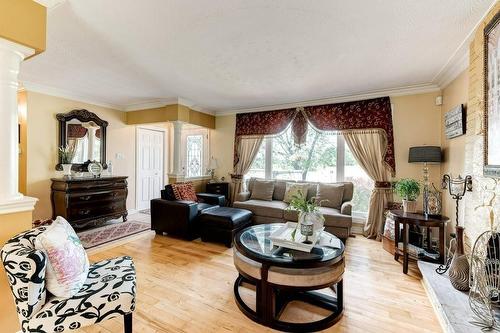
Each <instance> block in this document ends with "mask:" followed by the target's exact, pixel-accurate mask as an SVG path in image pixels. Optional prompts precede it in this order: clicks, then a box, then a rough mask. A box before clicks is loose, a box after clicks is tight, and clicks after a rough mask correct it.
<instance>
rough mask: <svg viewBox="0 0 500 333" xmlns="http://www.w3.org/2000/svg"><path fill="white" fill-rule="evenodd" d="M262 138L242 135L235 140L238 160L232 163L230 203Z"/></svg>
mask: <svg viewBox="0 0 500 333" xmlns="http://www.w3.org/2000/svg"><path fill="white" fill-rule="evenodd" d="M263 140H264V136H255V137H250V138H245V137H243V138H240V139H239V140H238V141H237V143H236V152H235V153H236V156H237V158H238V160H237V161H238V162H237V163H236V164H235V165H234V170H233V173H232V174H231V183H232V186H231V198H230V200H231V203H233V202H234V198H235V197H236V195H237V194H238V193H240V192H241V191H242V189H243V176H244V175H245V174H246V173H247V172H248V170H249V169H250V166H251V165H252V163H253V160H254V159H255V156H256V155H257V153H258V152H259V148H260V145H261V144H262V141H263Z"/></svg>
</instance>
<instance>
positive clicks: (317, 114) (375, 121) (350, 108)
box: [234, 97, 396, 174]
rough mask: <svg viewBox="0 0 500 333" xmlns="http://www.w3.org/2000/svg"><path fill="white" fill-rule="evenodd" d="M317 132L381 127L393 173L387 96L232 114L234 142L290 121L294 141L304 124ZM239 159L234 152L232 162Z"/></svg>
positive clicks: (303, 131)
mask: <svg viewBox="0 0 500 333" xmlns="http://www.w3.org/2000/svg"><path fill="white" fill-rule="evenodd" d="M308 122H309V123H310V124H311V125H312V126H313V127H315V128H316V129H318V130H321V131H347V130H364V129H381V130H383V132H384V133H385V135H386V137H387V151H386V153H385V155H384V161H385V163H386V164H387V165H388V167H389V168H390V170H391V173H392V174H394V173H395V170H396V161H395V158H394V134H393V125H392V112H391V101H390V99H389V97H381V98H374V99H367V100H362V101H355V102H347V103H335V104H326V105H317V106H308V107H305V108H296V109H295V108H294V109H284V110H276V111H264V112H254V113H240V114H237V115H236V131H235V140H236V145H237V143H238V141H239V140H241V139H242V138H243V137H245V136H266V135H276V134H279V133H281V132H283V131H284V130H285V129H286V128H287V127H288V126H289V125H290V123H292V132H293V136H294V139H295V142H296V143H297V144H301V143H303V142H304V140H305V137H306V130H307V123H308ZM238 160H239V158H238V156H237V153H236V154H235V159H234V164H235V165H236V163H237V162H238Z"/></svg>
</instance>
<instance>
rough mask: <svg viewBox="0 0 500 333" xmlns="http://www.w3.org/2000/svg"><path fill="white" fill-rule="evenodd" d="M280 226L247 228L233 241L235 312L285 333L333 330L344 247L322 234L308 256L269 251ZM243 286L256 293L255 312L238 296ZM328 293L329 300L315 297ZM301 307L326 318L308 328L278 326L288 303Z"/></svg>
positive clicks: (337, 314) (338, 312) (339, 303)
mask: <svg viewBox="0 0 500 333" xmlns="http://www.w3.org/2000/svg"><path fill="white" fill-rule="evenodd" d="M281 226H283V224H280V223H273V224H262V225H256V226H251V227H248V228H246V229H244V230H242V231H240V232H239V233H238V234H236V236H235V238H234V244H235V246H234V264H235V266H236V269H237V270H238V273H239V276H238V278H237V279H236V281H235V283H234V296H235V300H236V303H237V305H238V307H239V308H240V310H241V311H242V312H243V313H244V314H245V315H246V316H247V317H249V318H250V319H252V320H253V321H255V322H258V323H260V324H262V325H265V326H268V327H271V328H274V329H278V330H282V331H288V332H311V331H319V330H323V329H326V328H328V327H330V326H332V325H334V324H335V323H336V322H337V321H338V320H340V318H341V317H342V314H343V310H344V307H343V282H342V278H343V273H344V244H343V243H342V242H338V243H337V244H336V245H340V246H339V247H340V248H335V247H334V246H335V243H336V240H337V237H335V236H333V235H332V234H330V233H328V232H323V233H322V236H321V239H320V241H318V244H317V245H316V246H315V247H314V248H313V249H312V250H311V252H310V253H307V252H301V251H297V250H292V249H287V248H283V247H278V246H274V245H273V243H272V241H271V240H270V239H269V236H270V235H271V234H272V233H273V232H274V231H275V230H277V229H279V228H280V227H281ZM243 284H249V285H253V286H254V287H255V291H256V299H255V310H253V309H252V308H251V307H250V306H248V305H247V304H246V303H245V302H244V301H243V299H242V297H241V295H240V287H241V286H242V285H243ZM325 288H328V289H329V290H330V291H331V293H330V294H331V295H328V294H326V293H324V292H318V290H320V289H325ZM292 301H300V302H306V303H309V304H312V305H315V306H318V307H321V308H323V309H327V310H328V311H329V312H331V313H330V314H329V315H327V316H326V317H324V318H322V319H320V320H316V321H313V322H288V321H281V320H280V316H281V315H282V313H283V311H284V310H285V308H286V306H287V304H288V303H290V302H292Z"/></svg>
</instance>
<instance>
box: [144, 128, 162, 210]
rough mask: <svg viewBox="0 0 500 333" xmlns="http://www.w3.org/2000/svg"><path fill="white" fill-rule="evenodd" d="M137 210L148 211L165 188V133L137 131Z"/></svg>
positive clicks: (145, 130) (148, 130)
mask: <svg viewBox="0 0 500 333" xmlns="http://www.w3.org/2000/svg"><path fill="white" fill-rule="evenodd" d="M137 134H138V135H137V140H138V142H137V185H138V188H137V193H138V196H137V197H138V199H137V209H138V210H142V209H148V208H149V207H150V201H151V199H155V198H159V197H160V191H161V189H162V187H163V161H164V155H163V152H164V142H165V136H164V132H161V131H155V130H150V129H144V128H138V129H137Z"/></svg>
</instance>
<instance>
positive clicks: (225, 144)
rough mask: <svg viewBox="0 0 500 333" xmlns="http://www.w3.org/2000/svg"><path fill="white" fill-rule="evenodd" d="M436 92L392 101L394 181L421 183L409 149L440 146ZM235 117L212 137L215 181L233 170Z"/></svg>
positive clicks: (435, 177)
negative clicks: (217, 165) (409, 158)
mask: <svg viewBox="0 0 500 333" xmlns="http://www.w3.org/2000/svg"><path fill="white" fill-rule="evenodd" d="M439 95H440V92H439V91H436V92H433V93H427V94H419V95H408V96H398V97H392V98H391V103H392V107H393V122H394V140H395V146H396V147H395V155H396V169H397V170H396V171H397V174H396V178H406V177H412V178H415V179H421V177H422V165H419V164H409V163H408V149H409V147H411V146H417V145H438V146H439V145H440V144H441V136H440V132H441V108H440V107H439V106H436V105H435V98H436V97H437V96H439ZM235 126H236V116H235V115H229V116H218V117H216V120H215V127H216V130H215V131H213V134H212V141H211V147H212V155H213V156H214V157H215V158H216V159H217V161H218V163H219V168H218V169H217V171H216V174H217V176H218V177H221V176H224V177H226V178H228V177H229V173H231V172H232V169H233V147H234V130H235ZM430 172H431V181H433V182H434V183H435V184H436V186H439V184H440V181H439V179H440V169H439V165H435V166H431V167H430Z"/></svg>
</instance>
